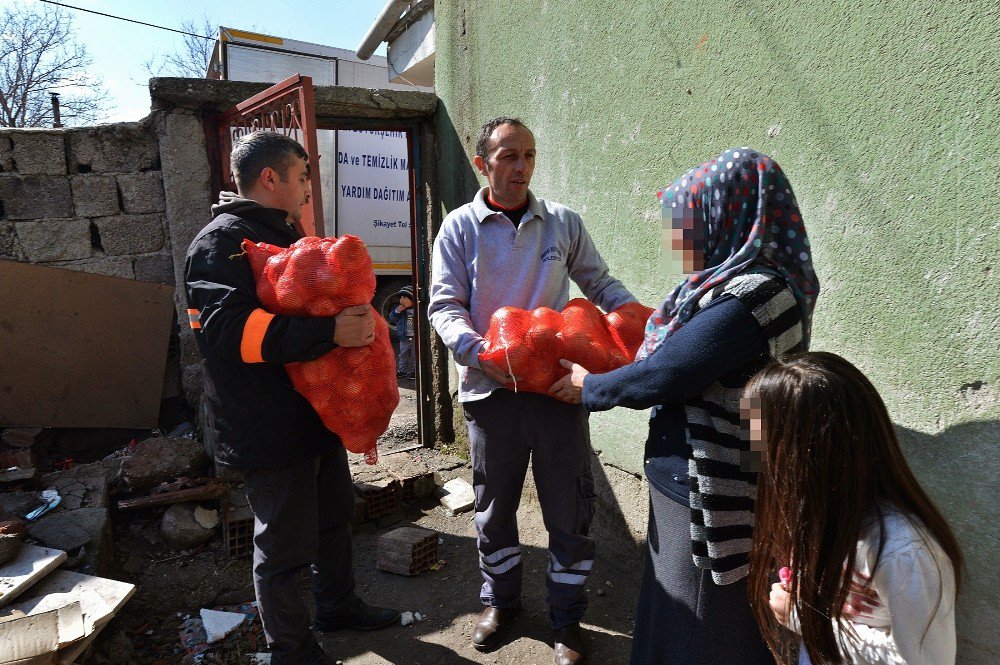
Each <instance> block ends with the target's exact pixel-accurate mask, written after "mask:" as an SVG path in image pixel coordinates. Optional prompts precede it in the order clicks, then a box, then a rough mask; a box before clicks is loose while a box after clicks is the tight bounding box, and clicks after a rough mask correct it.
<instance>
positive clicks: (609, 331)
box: [479, 298, 653, 394]
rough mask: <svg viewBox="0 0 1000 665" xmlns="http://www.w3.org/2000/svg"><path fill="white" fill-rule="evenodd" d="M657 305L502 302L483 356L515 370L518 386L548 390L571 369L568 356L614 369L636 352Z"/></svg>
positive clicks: (593, 367) (594, 368)
mask: <svg viewBox="0 0 1000 665" xmlns="http://www.w3.org/2000/svg"><path fill="white" fill-rule="evenodd" d="M652 313H653V310H652V309H651V308H649V307H646V306H645V305H642V304H640V303H637V302H630V303H627V304H625V305H622V306H621V307H619V308H618V309H616V310H615V311H613V312H611V313H610V314H602V313H601V310H599V309H597V307H596V306H595V305H594V304H593V303H592V302H590V301H589V300H586V299H584V298H576V299H574V300H570V301H569V302H568V303H566V307H564V308H563V311H562V313H559V312H557V311H555V310H553V309H549V308H548V307H539V308H538V309H536V310H533V311H530V312H529V311H527V310H523V309H517V308H516V307H501V308H500V309H498V310H497V311H496V312H494V314H493V317H492V318H491V319H490V329H489V330H488V331H487V333H486V346H485V347H484V349H483V351H482V353H480V354H479V357H480V359H482V360H487V361H492V362H494V363H496V364H497V365H499V366H500V367H501V368H506V369H507V372H508V373H510V374H511V375H512V376H514V377H515V378H516V379H517V381H516V383H513V384H510V387H512V388H514V389H515V390H527V391H529V392H535V393H544V394H548V392H549V388H550V387H551V386H552V384H553V383H555V382H556V381H558V380H559V379H560V378H562V377H563V376H565V375H566V374H568V373H569V371H568V370H566V369H564V368H563V367H562V366H561V365H560V364H559V360H560V359H562V358H565V359H566V360H570V361H572V362H574V363H577V364H578V365H583V366H584V367H585V368H586V369H587V371H589V372H594V373H603V372H610V371H611V370H613V369H617V368H619V367H621V366H623V365H627V364H628V363H630V362H632V359H633V358H635V353H636V351H638V350H639V345H640V344H641V343H642V339H643V333H644V331H645V328H646V320H647V319H648V318H649V315H650V314H652Z"/></svg>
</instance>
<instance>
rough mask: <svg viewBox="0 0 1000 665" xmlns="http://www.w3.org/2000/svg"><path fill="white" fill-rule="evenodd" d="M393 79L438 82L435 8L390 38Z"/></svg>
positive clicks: (390, 76) (426, 82)
mask: <svg viewBox="0 0 1000 665" xmlns="http://www.w3.org/2000/svg"><path fill="white" fill-rule="evenodd" d="M389 80H390V81H394V82H397V83H410V84H413V85H421V86H433V85H434V11H433V10H431V11H428V12H427V13H426V14H424V15H423V16H421V17H420V18H419V19H418V20H417V21H416V22H415V23H413V25H411V26H409V27H408V28H407V29H406V30H404V31H403V33H402V34H400V35H399V36H398V37H396V38H395V39H393V40H392V41H391V42H389Z"/></svg>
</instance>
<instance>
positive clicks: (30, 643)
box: [0, 610, 59, 663]
mask: <svg viewBox="0 0 1000 665" xmlns="http://www.w3.org/2000/svg"><path fill="white" fill-rule="evenodd" d="M0 644H2V645H3V646H2V647H0V662H3V663H12V662H29V663H51V662H52V659H53V657H54V656H55V653H56V651H58V649H59V610H51V611H49V612H43V613H41V614H37V615H35V616H25V617H18V618H16V619H12V620H10V621H4V622H3V623H0ZM45 656H49V657H48V658H44V657H45ZM29 659H30V660H29Z"/></svg>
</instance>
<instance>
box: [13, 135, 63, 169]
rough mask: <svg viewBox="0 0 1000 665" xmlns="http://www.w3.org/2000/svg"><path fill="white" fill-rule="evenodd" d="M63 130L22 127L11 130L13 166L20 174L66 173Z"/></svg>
mask: <svg viewBox="0 0 1000 665" xmlns="http://www.w3.org/2000/svg"><path fill="white" fill-rule="evenodd" d="M63 136H64V132H61V131H51V130H50V131H45V130H37V129H22V130H18V131H15V132H11V135H10V138H11V140H12V141H13V143H14V149H13V157H14V166H15V168H16V169H17V172H18V173H20V174H21V175H66V143H65V141H64V140H63Z"/></svg>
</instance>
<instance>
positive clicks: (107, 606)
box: [9, 570, 135, 637]
mask: <svg viewBox="0 0 1000 665" xmlns="http://www.w3.org/2000/svg"><path fill="white" fill-rule="evenodd" d="M134 593H135V585H134V584H129V583H128V582H119V581H118V580H109V579H106V578H103V577H94V576H93V575H84V574H83V573H74V572H73V571H71V570H57V571H55V572H53V573H52V574H50V575H48V576H47V577H46V578H45V579H43V580H42V581H40V582H38V583H37V584H35V585H34V586H33V587H32V589H31V597H30V598H28V599H27V600H21V601H19V602H17V603H14V604H12V605H11V606H10V608H9V609H11V610H19V611H21V612H24V613H25V614H27V615H29V616H30V615H32V614H38V613H40V612H47V611H50V610H54V609H57V608H60V607H63V606H65V605H68V604H70V603H74V602H79V603H80V607H81V609H82V610H83V629H84V633H85V635H87V636H89V635H90V634H91V633H93V632H94V631H95V630H96V629H98V628H99V627H100V626H103V625H104V624H105V623H107V622H108V621H110V620H111V617H113V616H114V615H115V614H116V613H117V612H118V610H119V609H121V607H122V605H124V604H125V602H126V601H128V599H129V598H131V597H132V594H134ZM81 637H82V636H81Z"/></svg>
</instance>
